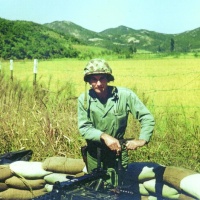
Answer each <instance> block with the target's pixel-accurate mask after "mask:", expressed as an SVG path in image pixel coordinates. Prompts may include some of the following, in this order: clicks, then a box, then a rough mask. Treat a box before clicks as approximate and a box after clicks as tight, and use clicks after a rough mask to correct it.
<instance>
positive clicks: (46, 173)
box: [0, 157, 85, 200]
mask: <svg viewBox="0 0 200 200" xmlns="http://www.w3.org/2000/svg"><path fill="white" fill-rule="evenodd" d="M84 167H85V164H84V162H83V161H82V159H72V158H65V157H50V158H47V159H46V160H45V161H44V162H28V161H16V162H13V163H11V164H9V165H0V199H5V200H6V199H9V200H12V199H13V200H18V199H19V200H20V199H32V198H34V197H37V196H41V195H44V194H46V193H47V192H50V191H51V190H52V188H53V184H54V183H55V182H56V181H66V180H67V178H66V176H67V175H73V176H76V175H80V174H79V173H82V172H83V169H84Z"/></svg>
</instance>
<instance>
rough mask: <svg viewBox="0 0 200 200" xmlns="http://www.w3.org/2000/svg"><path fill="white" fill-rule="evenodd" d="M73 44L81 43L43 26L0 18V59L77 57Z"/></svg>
mask: <svg viewBox="0 0 200 200" xmlns="http://www.w3.org/2000/svg"><path fill="white" fill-rule="evenodd" d="M72 43H79V41H78V40H77V39H76V38H73V37H71V36H66V35H63V34H60V33H58V32H56V31H53V30H52V29H50V28H48V27H46V26H43V25H41V24H37V23H33V22H28V21H10V20H5V19H2V18H0V46H1V48H0V55H1V56H0V57H2V58H4V59H11V58H12V59H24V58H28V59H32V58H43V59H48V58H54V57H56V58H58V57H76V56H77V55H78V52H77V51H76V50H75V49H73V48H72V45H71V44H72Z"/></svg>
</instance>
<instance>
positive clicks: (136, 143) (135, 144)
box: [126, 140, 147, 150]
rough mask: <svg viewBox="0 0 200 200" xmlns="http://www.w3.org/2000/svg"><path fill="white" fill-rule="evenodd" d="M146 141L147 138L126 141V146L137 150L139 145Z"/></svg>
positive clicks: (128, 148)
mask: <svg viewBox="0 0 200 200" xmlns="http://www.w3.org/2000/svg"><path fill="white" fill-rule="evenodd" d="M146 143H147V141H146V140H130V141H128V142H127V143H126V148H127V150H136V149H137V148H138V147H142V146H144V145H145V144H146Z"/></svg>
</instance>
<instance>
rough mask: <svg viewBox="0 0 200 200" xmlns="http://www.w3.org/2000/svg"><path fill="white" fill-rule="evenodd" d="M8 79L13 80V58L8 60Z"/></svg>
mask: <svg viewBox="0 0 200 200" xmlns="http://www.w3.org/2000/svg"><path fill="white" fill-rule="evenodd" d="M10 79H11V80H12V81H13V60H10Z"/></svg>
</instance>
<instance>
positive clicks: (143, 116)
mask: <svg viewBox="0 0 200 200" xmlns="http://www.w3.org/2000/svg"><path fill="white" fill-rule="evenodd" d="M128 104H129V106H130V110H131V113H132V114H133V115H134V117H135V118H136V119H137V120H138V121H139V122H140V125H141V129H140V135H139V139H143V140H146V141H147V142H149V141H150V138H151V136H152V134H153V130H154V126H155V120H154V117H153V115H152V114H151V113H150V111H149V110H148V109H147V108H146V106H145V105H144V104H143V103H142V102H141V100H140V99H139V98H138V96H137V95H136V94H135V93H134V92H131V93H130V96H129V103H128Z"/></svg>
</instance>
